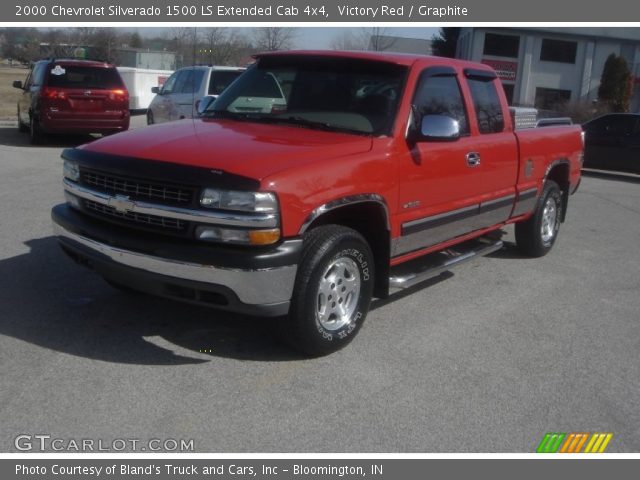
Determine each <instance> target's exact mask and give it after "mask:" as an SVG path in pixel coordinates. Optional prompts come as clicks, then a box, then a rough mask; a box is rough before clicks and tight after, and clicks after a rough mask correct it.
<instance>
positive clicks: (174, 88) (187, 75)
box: [147, 65, 245, 125]
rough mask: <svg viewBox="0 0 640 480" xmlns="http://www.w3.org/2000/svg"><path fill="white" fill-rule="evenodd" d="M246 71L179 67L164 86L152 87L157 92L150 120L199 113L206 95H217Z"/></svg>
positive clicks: (161, 120)
mask: <svg viewBox="0 0 640 480" xmlns="http://www.w3.org/2000/svg"><path fill="white" fill-rule="evenodd" d="M244 71H245V68H242V67H207V66H200V65H199V66H193V67H184V68H180V69H179V70H176V71H175V72H174V73H173V75H171V76H170V77H169V78H168V79H167V81H166V82H165V83H164V85H163V86H162V87H153V88H152V89H151V91H152V92H153V93H155V94H156V96H155V97H154V98H153V100H152V101H151V104H150V105H149V108H148V109H147V124H148V125H151V124H153V123H163V122H171V121H174V120H180V119H182V118H193V117H195V116H197V110H198V105H199V103H200V102H201V101H202V100H203V99H204V98H205V97H213V98H216V97H217V96H218V95H220V94H221V93H222V92H223V91H224V89H225V88H227V87H228V86H229V85H230V84H231V83H232V82H233V81H234V80H235V79H236V78H238V77H239V76H240V75H241V74H242V72H244ZM207 103H208V102H207Z"/></svg>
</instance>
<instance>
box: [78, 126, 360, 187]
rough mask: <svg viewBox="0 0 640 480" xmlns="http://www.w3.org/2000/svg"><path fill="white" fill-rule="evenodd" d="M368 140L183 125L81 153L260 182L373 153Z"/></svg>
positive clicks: (129, 135)
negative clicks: (292, 169)
mask: <svg viewBox="0 0 640 480" xmlns="http://www.w3.org/2000/svg"><path fill="white" fill-rule="evenodd" d="M371 145H372V140H371V138H369V137H361V136H357V135H347V134H343V133H332V132H325V131H320V130H311V129H307V128H298V127H290V126H282V125H269V124H260V123H249V122H239V121H234V120H207V119H204V120H201V119H197V120H182V121H178V122H172V123H164V124H160V125H152V126H150V127H147V128H142V129H139V130H131V131H128V132H124V133H120V134H118V135H114V136H112V137H106V138H103V139H100V140H97V141H95V142H92V143H89V144H87V145H83V146H82V147H80V148H82V149H84V150H88V151H94V152H101V153H109V154H112V155H121V156H127V157H135V158H145V159H149V160H158V161H162V162H171V163H179V164H184V165H192V166H199V167H206V168H215V169H220V170H224V171H226V172H229V173H235V174H238V175H244V176H246V177H251V178H255V179H258V180H261V179H263V178H265V177H267V176H269V175H271V174H273V173H275V172H278V171H280V170H283V169H287V168H289V167H293V166H296V165H302V164H306V163H309V162H312V161H316V160H325V159H328V158H337V157H341V156H347V155H353V154H356V153H361V152H366V151H369V150H370V149H371Z"/></svg>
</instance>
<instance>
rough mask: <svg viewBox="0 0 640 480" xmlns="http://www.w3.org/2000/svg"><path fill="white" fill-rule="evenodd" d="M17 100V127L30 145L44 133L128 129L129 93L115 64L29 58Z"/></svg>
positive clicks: (103, 132) (16, 85)
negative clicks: (31, 59)
mask: <svg viewBox="0 0 640 480" xmlns="http://www.w3.org/2000/svg"><path fill="white" fill-rule="evenodd" d="M13 86H14V87H15V88H19V89H21V90H22V96H21V97H20V98H19V100H18V128H19V129H20V131H21V132H30V135H31V141H32V143H38V142H40V141H41V140H42V137H43V134H50V133H65V134H76V133H101V134H111V133H116V132H121V131H123V130H127V129H128V128H129V118H130V117H129V93H128V91H127V88H126V87H125V84H124V82H123V81H122V78H121V77H120V74H119V73H118V71H117V70H116V67H115V66H113V65H111V64H109V63H104V62H96V61H89V60H75V59H47V60H40V61H38V62H35V63H34V64H33V66H32V68H31V70H30V71H29V74H28V75H27V79H26V80H25V82H24V84H23V83H22V82H20V81H16V82H13Z"/></svg>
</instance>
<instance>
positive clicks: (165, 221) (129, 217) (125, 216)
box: [84, 200, 188, 232]
mask: <svg viewBox="0 0 640 480" xmlns="http://www.w3.org/2000/svg"><path fill="white" fill-rule="evenodd" d="M84 207H85V208H86V209H87V210H88V211H90V212H93V213H94V214H98V215H100V216H106V217H111V218H114V219H118V220H122V221H126V222H130V223H135V224H138V225H140V226H145V227H154V228H158V229H163V230H171V231H175V232H180V231H183V230H185V229H186V228H187V223H188V222H185V221H184V220H178V219H175V218H166V217H159V216H157V215H148V214H146V213H137V212H119V211H117V210H116V209H115V208H113V207H109V206H107V205H102V204H100V203H97V202H94V201H91V200H85V201H84Z"/></svg>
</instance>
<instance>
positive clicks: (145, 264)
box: [53, 221, 297, 315]
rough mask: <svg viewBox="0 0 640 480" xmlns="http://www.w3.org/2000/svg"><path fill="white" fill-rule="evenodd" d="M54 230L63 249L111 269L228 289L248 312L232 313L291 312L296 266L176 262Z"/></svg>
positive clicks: (55, 227)
mask: <svg viewBox="0 0 640 480" xmlns="http://www.w3.org/2000/svg"><path fill="white" fill-rule="evenodd" d="M53 227H54V233H55V234H56V235H57V236H58V239H59V240H60V242H61V243H62V245H63V246H66V247H70V248H72V249H73V250H74V251H79V252H82V254H83V255H84V256H86V257H87V258H89V259H96V260H98V261H100V262H103V263H104V262H109V264H110V265H111V266H116V267H117V266H121V267H123V268H127V267H128V268H132V269H136V270H139V271H142V272H146V273H150V274H154V275H158V276H162V278H168V279H178V280H181V281H188V282H197V283H198V284H208V285H212V286H218V287H223V288H224V289H228V290H230V291H232V292H233V293H234V294H235V296H237V299H238V300H239V301H240V302H241V303H242V304H244V305H246V306H247V308H246V309H243V308H228V309H230V310H239V311H242V310H247V311H248V312H254V313H255V312H258V313H259V310H260V309H259V308H258V307H261V306H267V307H268V306H270V305H272V306H274V307H275V306H277V308H274V309H271V310H272V313H270V314H272V315H275V314H284V313H286V311H287V310H288V305H289V301H290V299H291V295H292V293H293V286H294V282H295V278H296V271H297V265H295V264H294V265H284V266H278V267H274V268H265V269H257V270H252V269H235V268H227V267H218V266H213V265H206V264H199V263H191V262H184V261H176V260H171V259H167V258H161V257H157V256H151V255H147V254H143V253H139V252H134V251H131V250H126V249H122V248H118V247H114V246H112V245H108V244H106V243H102V242H98V241H96V240H93V239H91V238H88V237H85V236H83V235H80V234H78V233H75V232H72V231H70V230H68V229H66V228H65V227H64V226H62V225H60V224H58V223H56V222H55V221H54V224H53ZM142 290H144V288H142ZM168 296H170V295H168ZM273 312H276V313H273Z"/></svg>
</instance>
